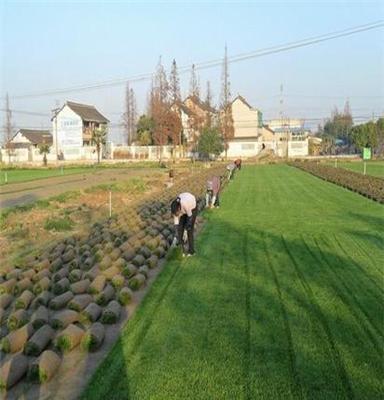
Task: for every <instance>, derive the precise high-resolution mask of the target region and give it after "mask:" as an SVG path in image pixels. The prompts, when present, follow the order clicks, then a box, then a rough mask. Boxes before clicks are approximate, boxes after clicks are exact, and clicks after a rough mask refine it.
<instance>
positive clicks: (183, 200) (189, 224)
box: [171, 192, 197, 257]
mask: <svg viewBox="0 0 384 400" xmlns="http://www.w3.org/2000/svg"><path fill="white" fill-rule="evenodd" d="M171 213H172V216H173V219H174V225H175V229H176V234H177V236H176V241H177V244H178V245H179V246H183V236H184V231H187V236H188V252H187V254H183V255H184V256H187V257H189V256H192V255H194V254H195V248H194V241H193V229H194V226H195V221H196V216H197V207H196V198H195V196H194V195H193V194H191V193H188V192H185V193H180V194H179V195H178V196H177V197H176V199H175V200H173V201H172V203H171ZM183 250H184V249H183ZM183 253H184V251H183Z"/></svg>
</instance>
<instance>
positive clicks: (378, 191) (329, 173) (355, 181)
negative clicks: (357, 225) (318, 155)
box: [289, 162, 384, 203]
mask: <svg viewBox="0 0 384 400" xmlns="http://www.w3.org/2000/svg"><path fill="white" fill-rule="evenodd" d="M289 165H291V166H293V167H296V168H300V169H302V170H303V171H306V172H309V173H310V174H312V175H314V176H317V177H319V178H321V179H324V180H325V181H327V182H331V183H335V184H336V185H339V186H342V187H344V188H346V189H349V190H352V191H353V192H356V193H359V194H361V195H363V196H365V197H368V198H370V199H372V200H375V201H378V202H379V203H384V179H381V178H377V177H374V176H369V175H362V174H360V173H358V172H353V171H349V170H347V169H344V168H334V167H332V166H329V165H324V164H318V163H316V162H305V163H304V162H291V163H289Z"/></svg>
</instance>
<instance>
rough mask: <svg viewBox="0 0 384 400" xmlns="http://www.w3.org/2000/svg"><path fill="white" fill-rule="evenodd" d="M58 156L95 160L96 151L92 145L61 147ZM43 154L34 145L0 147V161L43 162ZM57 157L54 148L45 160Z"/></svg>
mask: <svg viewBox="0 0 384 400" xmlns="http://www.w3.org/2000/svg"><path fill="white" fill-rule="evenodd" d="M59 156H60V157H59V158H60V159H62V160H71V161H74V160H97V152H96V148H95V147H94V146H87V147H73V148H66V149H63V150H62V151H61V152H60V154H59ZM43 159H44V155H43V154H40V150H39V149H38V148H36V147H33V146H31V147H29V148H20V149H3V148H2V149H0V161H1V162H3V163H5V164H9V163H15V164H16V163H43ZM57 159H58V158H57V156H56V152H55V151H54V149H52V147H51V149H50V152H49V153H48V154H47V161H48V162H49V161H51V162H52V161H56V160H57Z"/></svg>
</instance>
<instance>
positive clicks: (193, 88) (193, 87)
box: [189, 64, 200, 99]
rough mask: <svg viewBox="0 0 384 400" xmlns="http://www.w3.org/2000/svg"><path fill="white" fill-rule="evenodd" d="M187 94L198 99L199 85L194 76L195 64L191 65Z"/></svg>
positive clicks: (195, 75)
mask: <svg viewBox="0 0 384 400" xmlns="http://www.w3.org/2000/svg"><path fill="white" fill-rule="evenodd" d="M189 94H190V95H191V96H194V97H196V98H198V99H199V98H200V85H199V80H198V77H197V74H196V69H195V64H192V69H191V80H190V84H189Z"/></svg>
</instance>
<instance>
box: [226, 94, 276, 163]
mask: <svg viewBox="0 0 384 400" xmlns="http://www.w3.org/2000/svg"><path fill="white" fill-rule="evenodd" d="M231 113H232V120H233V128H234V132H233V138H232V139H231V140H230V141H229V143H228V151H227V155H228V156H229V157H254V156H256V155H257V154H259V152H260V151H261V150H263V149H264V148H270V149H272V150H275V141H276V137H275V133H274V131H273V130H272V129H270V128H269V127H268V126H265V125H264V124H263V114H262V112H261V111H260V110H258V109H257V108H254V107H252V106H251V105H250V104H249V103H248V102H247V101H246V100H245V98H244V97H243V96H240V95H238V96H237V97H236V98H235V99H234V100H233V101H232V103H231Z"/></svg>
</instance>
